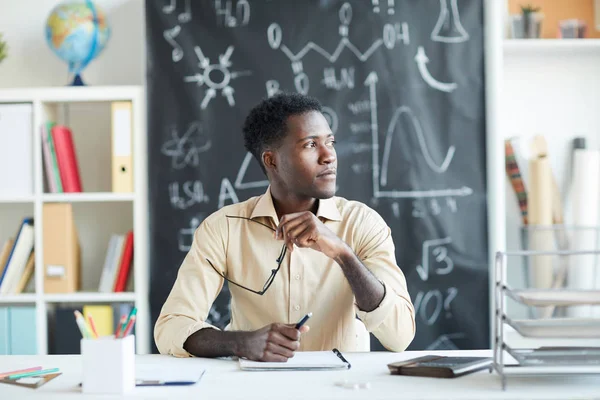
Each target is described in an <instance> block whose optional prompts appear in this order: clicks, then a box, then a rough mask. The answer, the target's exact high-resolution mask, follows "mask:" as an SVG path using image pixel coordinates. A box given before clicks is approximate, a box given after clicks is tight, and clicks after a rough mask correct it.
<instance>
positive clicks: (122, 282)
mask: <svg viewBox="0 0 600 400" xmlns="http://www.w3.org/2000/svg"><path fill="white" fill-rule="evenodd" d="M132 259H133V231H129V232H127V237H126V238H125V246H124V247H123V254H122V255H121V263H120V265H119V275H118V276H117V280H116V282H115V288H114V292H123V291H125V286H126V285H127V278H128V277H129V270H130V268H131V260H132Z"/></svg>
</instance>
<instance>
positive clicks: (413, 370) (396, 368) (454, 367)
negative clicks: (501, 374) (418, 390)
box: [388, 355, 493, 378]
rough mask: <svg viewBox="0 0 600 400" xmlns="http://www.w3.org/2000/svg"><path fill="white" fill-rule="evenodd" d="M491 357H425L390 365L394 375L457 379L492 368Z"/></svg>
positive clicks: (389, 367)
mask: <svg viewBox="0 0 600 400" xmlns="http://www.w3.org/2000/svg"><path fill="white" fill-rule="evenodd" d="M492 361H493V360H492V359H491V358H489V357H446V356H435V355H429V356H423V357H418V358H413V359H411V360H406V361H399V362H395V363H391V364H388V369H389V370H390V372H391V373H392V375H412V376H429V377H435V378H455V377H458V376H461V375H466V374H469V373H472V372H475V371H479V370H482V369H487V368H491V365H492Z"/></svg>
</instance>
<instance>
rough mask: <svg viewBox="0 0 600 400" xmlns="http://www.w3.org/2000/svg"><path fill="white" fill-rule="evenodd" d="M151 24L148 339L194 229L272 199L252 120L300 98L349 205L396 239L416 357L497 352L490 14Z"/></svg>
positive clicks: (220, 17) (224, 8)
mask: <svg viewBox="0 0 600 400" xmlns="http://www.w3.org/2000/svg"><path fill="white" fill-rule="evenodd" d="M146 22H147V88H148V92H147V96H148V99H147V100H148V165H149V210H150V215H149V218H150V253H151V254H150V266H149V268H150V309H151V321H152V326H153V324H154V322H155V321H156V318H157V317H158V314H159V312H160V308H161V306H162V304H163V302H164V300H165V299H166V297H167V295H168V293H169V291H170V289H171V286H172V284H173V282H174V281H175V278H176V275H177V270H178V268H179V265H180V263H181V261H182V259H183V257H184V256H185V253H186V251H187V250H188V249H189V246H190V243H191V239H192V234H193V232H194V230H195V228H196V227H197V226H198V224H199V223H200V222H201V221H202V220H203V219H204V218H205V217H206V216H208V215H209V214H210V213H212V212H214V211H215V210H217V209H218V208H220V207H222V206H223V205H225V204H230V203H232V202H237V201H243V200H245V199H247V198H249V197H251V196H255V195H260V194H262V193H264V191H265V189H266V187H267V182H266V180H265V179H266V178H265V176H264V175H263V174H262V172H261V171H260V169H259V166H258V163H257V162H256V161H255V160H254V159H252V158H251V156H250V155H249V154H248V153H246V151H245V149H244V147H243V141H242V130H241V127H242V124H243V121H244V118H245V116H246V114H247V113H248V111H249V110H250V108H251V107H253V106H254V105H255V104H257V103H258V102H259V101H260V100H261V99H262V98H265V97H267V96H270V95H273V94H274V93H276V92H277V91H297V92H301V93H306V94H309V95H311V96H314V97H316V98H317V99H319V100H320V101H321V103H322V104H323V105H324V107H325V115H326V117H327V119H328V121H329V123H330V125H331V127H332V130H333V131H334V133H335V134H336V140H337V145H336V146H337V154H338V164H339V167H338V185H339V191H338V193H337V194H338V195H339V196H343V197H346V198H349V199H354V200H359V201H362V202H364V203H366V204H368V205H369V206H371V207H373V208H374V209H376V210H377V211H378V212H379V213H380V214H381V215H382V216H383V218H384V219H385V220H386V221H387V223H388V224H389V226H390V227H391V229H392V232H393V238H394V241H395V244H396V256H397V261H398V265H399V266H400V268H401V269H402V271H403V272H404V274H405V276H406V278H407V282H408V289H409V292H410V295H411V298H412V300H413V303H414V305H415V309H416V320H417V334H416V337H415V339H414V341H413V342H412V344H411V346H410V349H413V350H418V349H456V348H459V349H473V348H488V347H489V299H488V297H489V290H488V276H489V271H488V261H487V260H488V245H487V205H486V202H487V199H486V172H485V171H486V158H485V118H484V117H485V102H484V91H485V87H484V52H483V50H484V43H483V5H482V2H481V1H480V0H395V1H394V0H371V1H368V0H358V1H334V0H303V1H297V0H270V1H269V0H214V1H213V0H210V1H209V0H203V1H199V0H194V1H191V0H147V3H146ZM228 296H229V295H228V292H227V289H226V288H225V289H224V290H223V292H222V293H221V294H220V295H219V297H218V299H217V301H216V303H215V306H214V307H213V309H212V311H211V313H210V322H212V323H214V324H216V325H217V326H220V327H223V326H224V325H225V324H226V323H227V322H228V321H229V315H230V314H229V308H228V300H229V297H228ZM372 349H373V350H381V349H383V347H382V346H381V345H380V344H379V343H378V342H377V341H376V340H375V339H373V340H372ZM154 350H156V349H155V348H154Z"/></svg>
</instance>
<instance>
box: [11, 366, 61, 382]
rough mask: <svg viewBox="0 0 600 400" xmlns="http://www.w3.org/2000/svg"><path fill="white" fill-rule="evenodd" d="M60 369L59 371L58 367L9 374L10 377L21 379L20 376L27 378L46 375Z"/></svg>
mask: <svg viewBox="0 0 600 400" xmlns="http://www.w3.org/2000/svg"><path fill="white" fill-rule="evenodd" d="M58 371H59V370H58V368H50V369H42V370H39V371H31V372H24V373H22V374H15V375H9V376H8V379H20V378H26V377H28V376H39V375H46V374H51V373H53V372H58Z"/></svg>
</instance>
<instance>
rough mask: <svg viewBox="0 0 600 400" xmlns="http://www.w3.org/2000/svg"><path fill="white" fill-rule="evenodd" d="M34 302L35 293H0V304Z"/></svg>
mask: <svg viewBox="0 0 600 400" xmlns="http://www.w3.org/2000/svg"><path fill="white" fill-rule="evenodd" d="M24 303H35V293H24V294H9V295H0V304H24Z"/></svg>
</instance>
